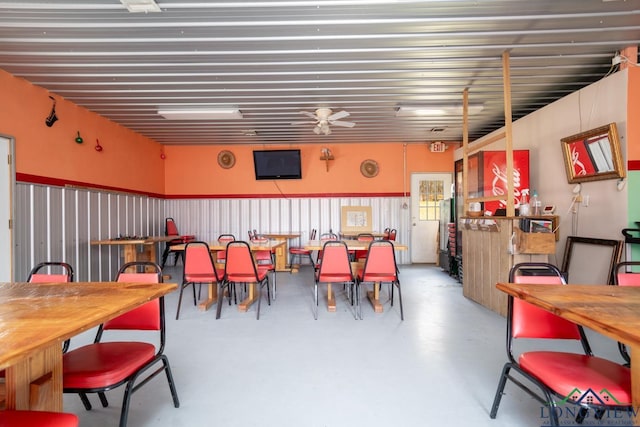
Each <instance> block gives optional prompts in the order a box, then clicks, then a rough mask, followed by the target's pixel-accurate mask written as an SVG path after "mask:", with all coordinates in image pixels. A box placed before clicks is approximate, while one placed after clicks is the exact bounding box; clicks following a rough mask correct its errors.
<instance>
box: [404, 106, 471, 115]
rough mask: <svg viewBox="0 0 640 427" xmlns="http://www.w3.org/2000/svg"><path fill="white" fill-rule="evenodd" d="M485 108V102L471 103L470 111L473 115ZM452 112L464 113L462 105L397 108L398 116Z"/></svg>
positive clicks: (447, 113) (448, 113) (446, 113)
mask: <svg viewBox="0 0 640 427" xmlns="http://www.w3.org/2000/svg"><path fill="white" fill-rule="evenodd" d="M483 108H484V105H483V104H469V106H468V113H469V115H470V116H472V115H474V114H478V113H479V112H480V111H482V109H483ZM452 114H453V115H462V105H402V106H400V107H398V108H396V117H434V116H436V117H437V116H447V115H452Z"/></svg>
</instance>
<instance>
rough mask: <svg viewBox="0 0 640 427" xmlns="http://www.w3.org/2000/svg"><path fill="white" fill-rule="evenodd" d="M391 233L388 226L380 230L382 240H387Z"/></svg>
mask: <svg viewBox="0 0 640 427" xmlns="http://www.w3.org/2000/svg"><path fill="white" fill-rule="evenodd" d="M390 234H391V229H390V228H389V227H387V228H385V229H384V231H383V232H382V240H389V235H390Z"/></svg>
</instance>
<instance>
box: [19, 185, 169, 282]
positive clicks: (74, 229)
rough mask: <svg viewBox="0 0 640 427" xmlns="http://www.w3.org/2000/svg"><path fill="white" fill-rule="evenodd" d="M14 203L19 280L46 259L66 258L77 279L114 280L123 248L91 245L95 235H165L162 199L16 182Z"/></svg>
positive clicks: (95, 237)
mask: <svg viewBox="0 0 640 427" xmlns="http://www.w3.org/2000/svg"><path fill="white" fill-rule="evenodd" d="M14 203H15V212H16V220H15V227H14V242H15V247H14V260H15V266H14V267H15V270H14V271H15V274H14V276H15V277H14V280H16V281H24V280H26V279H27V275H28V273H29V270H30V269H31V267H32V266H34V265H36V264H37V263H39V262H42V261H65V262H68V263H69V264H71V266H72V267H73V269H74V272H75V280H76V281H101V280H105V281H109V280H113V278H114V276H115V273H116V271H117V270H118V267H119V266H120V265H121V262H122V261H121V255H120V249H119V248H118V247H117V246H99V245H91V244H90V242H91V241H92V240H102V239H108V238H112V237H118V236H119V235H126V236H157V235H163V234H164V218H165V214H164V205H165V201H164V200H162V199H155V198H150V197H146V196H139V195H132V194H125V193H113V192H105V191H98V190H91V189H78V188H70V187H52V186H46V185H37V184H28V183H17V184H16V193H15V199H14Z"/></svg>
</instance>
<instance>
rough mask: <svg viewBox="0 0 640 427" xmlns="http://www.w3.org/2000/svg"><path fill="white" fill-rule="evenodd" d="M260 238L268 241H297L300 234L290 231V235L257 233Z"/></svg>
mask: <svg viewBox="0 0 640 427" xmlns="http://www.w3.org/2000/svg"><path fill="white" fill-rule="evenodd" d="M258 235H260V236H264V237H266V238H268V239H297V238H298V237H300V235H301V233H300V232H298V231H292V232H291V233H258Z"/></svg>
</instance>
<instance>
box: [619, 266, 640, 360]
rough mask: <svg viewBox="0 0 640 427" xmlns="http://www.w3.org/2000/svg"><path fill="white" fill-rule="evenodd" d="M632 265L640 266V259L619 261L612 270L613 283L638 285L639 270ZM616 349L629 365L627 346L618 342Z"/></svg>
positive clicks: (639, 278) (629, 358)
mask: <svg viewBox="0 0 640 427" xmlns="http://www.w3.org/2000/svg"><path fill="white" fill-rule="evenodd" d="M633 267H640V261H625V262H619V263H618V264H617V265H616V267H615V269H614V270H613V271H614V272H615V274H614V276H613V283H614V284H615V285H618V286H640V272H638V271H634V270H633ZM618 350H620V355H621V356H622V358H623V359H624V360H625V362H626V363H627V366H631V355H630V354H629V350H628V349H627V346H626V345H624V344H623V343H621V342H619V343H618Z"/></svg>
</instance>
